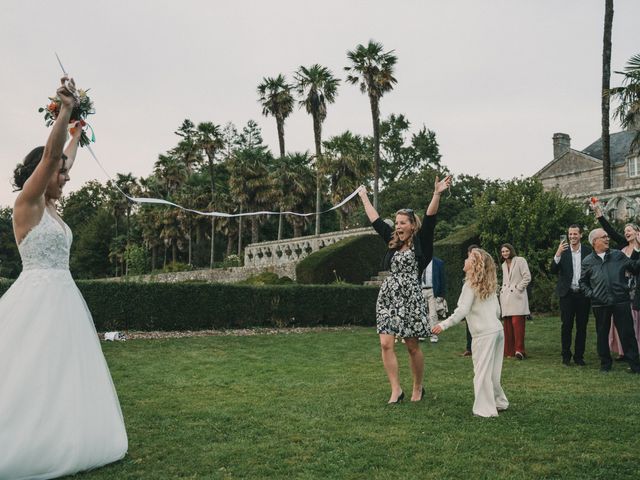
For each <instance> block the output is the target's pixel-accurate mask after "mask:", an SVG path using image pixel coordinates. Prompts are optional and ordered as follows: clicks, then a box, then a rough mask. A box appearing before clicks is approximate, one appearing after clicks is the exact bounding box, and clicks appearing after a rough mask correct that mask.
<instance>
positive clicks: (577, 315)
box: [560, 292, 591, 361]
mask: <svg viewBox="0 0 640 480" xmlns="http://www.w3.org/2000/svg"><path fill="white" fill-rule="evenodd" d="M590 306H591V301H590V300H589V299H588V298H585V296H584V295H582V294H581V293H580V292H569V293H568V294H567V295H566V296H564V297H562V298H560V320H561V321H562V326H561V328H560V341H561V342H562V359H563V360H567V361H568V360H571V336H572V333H573V323H574V320H575V324H576V340H575V345H574V348H575V350H574V354H573V359H574V360H584V345H585V342H586V340H587V322H588V321H589V307H590Z"/></svg>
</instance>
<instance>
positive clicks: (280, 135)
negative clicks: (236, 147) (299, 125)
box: [276, 115, 284, 240]
mask: <svg viewBox="0 0 640 480" xmlns="http://www.w3.org/2000/svg"><path fill="white" fill-rule="evenodd" d="M276 126H277V127H278V145H279V147H280V161H282V160H283V159H284V118H282V116H281V115H278V116H276ZM282 220H283V219H282V205H280V215H278V240H282V223H283V221H282Z"/></svg>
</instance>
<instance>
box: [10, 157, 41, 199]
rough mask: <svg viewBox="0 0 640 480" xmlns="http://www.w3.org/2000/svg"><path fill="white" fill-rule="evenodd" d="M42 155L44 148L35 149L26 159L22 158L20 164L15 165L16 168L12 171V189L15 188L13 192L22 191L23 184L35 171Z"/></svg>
mask: <svg viewBox="0 0 640 480" xmlns="http://www.w3.org/2000/svg"><path fill="white" fill-rule="evenodd" d="M43 154H44V147H36V148H34V149H33V150H31V151H30V152H29V154H28V155H27V156H26V157H24V161H23V162H22V163H19V164H18V165H16V168H15V169H14V170H13V187H14V188H15V191H18V190H22V187H24V183H25V182H26V181H27V179H28V178H29V177H30V176H31V174H32V173H33V171H34V170H35V169H36V167H37V166H38V164H39V163H40V160H42V155H43Z"/></svg>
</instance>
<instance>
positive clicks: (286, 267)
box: [105, 262, 296, 283]
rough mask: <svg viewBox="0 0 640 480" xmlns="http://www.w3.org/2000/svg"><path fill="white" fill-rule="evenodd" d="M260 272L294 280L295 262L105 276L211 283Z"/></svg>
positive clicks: (164, 281) (125, 278) (115, 279)
mask: <svg viewBox="0 0 640 480" xmlns="http://www.w3.org/2000/svg"><path fill="white" fill-rule="evenodd" d="M262 272H273V273H275V274H277V275H278V276H279V277H289V278H291V279H292V280H295V276H296V262H289V263H288V264H281V265H272V266H263V267H231V268H214V269H213V270H209V269H207V270H191V271H188V272H172V273H158V274H154V275H139V276H129V277H117V278H107V279H105V280H106V281H111V282H118V281H124V282H145V283H150V282H161V283H177V282H188V281H201V282H212V283H235V282H240V281H242V280H246V279H247V278H249V277H253V276H255V275H258V274H260V273H262Z"/></svg>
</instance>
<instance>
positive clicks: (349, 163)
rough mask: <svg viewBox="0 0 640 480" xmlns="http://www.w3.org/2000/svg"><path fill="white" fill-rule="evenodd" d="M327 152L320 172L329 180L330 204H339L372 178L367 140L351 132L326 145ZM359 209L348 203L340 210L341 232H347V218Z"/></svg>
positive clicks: (329, 141) (332, 139) (334, 138)
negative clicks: (368, 178) (367, 179)
mask: <svg viewBox="0 0 640 480" xmlns="http://www.w3.org/2000/svg"><path fill="white" fill-rule="evenodd" d="M324 150H325V154H324V156H323V157H322V160H323V162H322V165H321V167H320V168H321V170H322V172H323V173H324V174H325V175H328V177H329V191H330V192H331V201H332V202H333V203H338V202H339V201H340V200H342V199H343V198H344V197H346V196H347V195H349V194H350V193H351V192H353V191H354V190H355V189H356V188H358V185H360V184H361V183H363V181H364V179H366V178H367V177H368V176H369V173H370V172H371V158H370V157H369V155H367V145H366V140H365V139H363V138H362V137H361V136H360V135H354V134H353V133H351V132H350V131H348V130H347V131H346V132H344V133H343V134H341V135H336V136H335V137H331V138H330V139H329V140H328V141H327V142H324ZM356 207H357V204H356V203H355V202H349V203H347V204H345V205H343V206H342V207H340V209H338V217H339V219H340V229H341V230H345V228H346V226H347V218H348V216H349V214H350V213H351V212H352V211H353V210H354V209H355V208H356Z"/></svg>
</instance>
